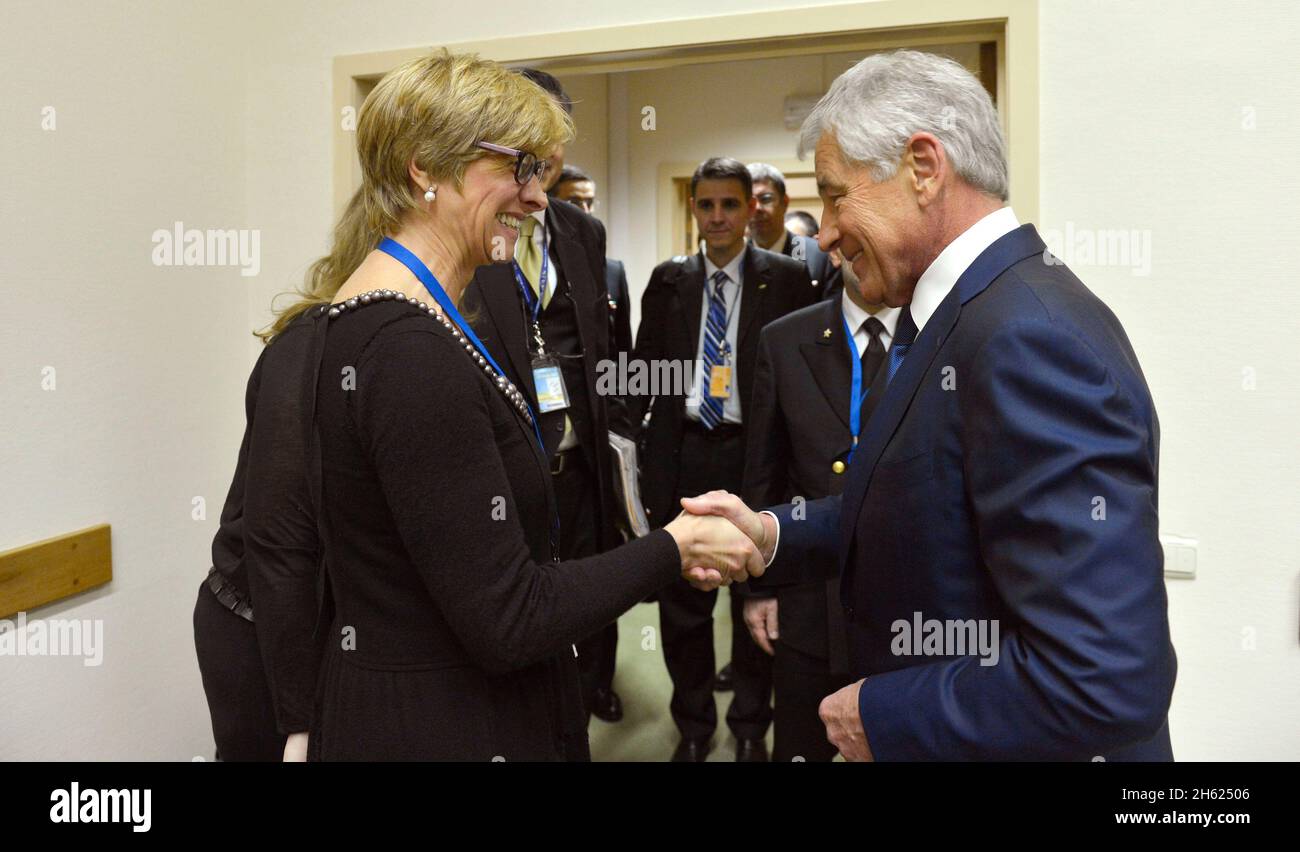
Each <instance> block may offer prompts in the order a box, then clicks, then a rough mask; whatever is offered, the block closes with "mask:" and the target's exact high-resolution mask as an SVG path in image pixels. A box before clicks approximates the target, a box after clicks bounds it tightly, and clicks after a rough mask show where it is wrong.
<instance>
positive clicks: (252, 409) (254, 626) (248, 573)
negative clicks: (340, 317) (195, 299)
mask: <svg viewBox="0 0 1300 852" xmlns="http://www.w3.org/2000/svg"><path fill="white" fill-rule="evenodd" d="M315 316H318V313H317V312H314V311H313V312H311V314H310V315H308V314H304V315H303V316H301V317H299V318H298V319H296V320H295V321H294V322H292V323H291V324H290V325H289V326H287V327H286V328H285V329H284V331H282V332H281V333H280V334H279V335H277V336H276V337H275V338H274V339H273V340H272V342H271V344H270V345H269V346H267V347H266V348H265V349H263V350H262V353H261V355H260V356H259V357H258V359H257V364H256V365H255V366H254V367H253V372H252V374H251V375H250V376H249V379H248V389H247V392H246V393H245V398H244V408H245V414H246V417H247V424H246V426H245V429H244V439H243V442H242V443H241V445H240V448H239V458H238V461H237V462H236V464H235V475H234V477H233V479H232V480H231V483H230V491H229V492H228V494H227V496H226V502H225V505H224V506H223V508H222V510H221V522H220V526H219V527H218V529H217V534H216V536H215V537H214V539H213V541H212V564H213V570H212V572H211V574H210V576H209V578H208V579H207V580H205V581H204V583H203V584H201V585H200V587H199V595H198V600H197V601H196V603H195V607H194V646H195V651H196V653H197V656H198V661H199V672H200V674H201V676H202V679H203V689H204V694H205V695H206V697H207V700H208V710H209V714H210V715H211V718H212V732H213V738H214V740H215V741H216V745H217V755H218V757H219V758H220V759H221V760H224V761H243V760H267V761H269V760H280V759H281V757H282V755H283V753H284V742H285V735H286V734H290V733H294V732H297V731H305V730H307V729H308V725H309V722H310V713H311V704H312V697H313V695H314V691H315V685H316V674H317V670H318V668H319V658H320V648H319V642H318V641H314V640H313V638H312V633H313V630H314V628H315V626H316V625H315V617H316V611H317V586H318V580H319V573H320V572H319V563H320V555H319V551H320V545H319V541H318V537H317V533H316V521H315V516H314V513H313V510H312V508H311V505H310V501H309V500H308V496H307V487H306V464H305V453H306V440H305V437H306V433H305V431H304V428H305V422H304V418H303V416H302V413H301V412H302V408H303V376H304V373H305V370H306V369H307V367H308V366H309V355H310V349H311V346H310V344H311V339H312V338H311V328H312V324H313V318H314V317H315ZM218 595H220V597H218ZM253 601H256V604H255V606H253ZM250 606H251V607H252V612H251V616H252V618H253V619H255V621H250V620H249V619H248V617H246V616H248V615H250V613H249V607H250ZM232 607H233V609H232ZM241 613H242V614H241Z"/></svg>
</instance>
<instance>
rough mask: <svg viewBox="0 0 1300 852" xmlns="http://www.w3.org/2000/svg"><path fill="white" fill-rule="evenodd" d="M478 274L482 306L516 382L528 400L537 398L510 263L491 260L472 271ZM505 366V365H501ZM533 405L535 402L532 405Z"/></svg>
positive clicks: (517, 292)
mask: <svg viewBox="0 0 1300 852" xmlns="http://www.w3.org/2000/svg"><path fill="white" fill-rule="evenodd" d="M475 274H476V275H477V276H479V288H478V289H479V294H480V296H481V298H482V303H483V309H484V310H485V311H487V314H488V317H490V318H491V320H492V326H493V328H495V329H496V333H497V336H498V338H499V339H500V341H501V348H502V349H504V350H505V351H506V356H507V357H508V358H509V359H510V365H511V367H512V368H513V369H514V371H515V376H516V384H518V385H519V387H521V388H524V389H525V390H527V391H528V397H529V399H530V400H531V401H536V399H537V388H536V387H534V385H533V365H532V361H531V360H530V359H529V357H528V337H527V331H526V328H525V326H526V324H527V318H526V317H525V316H524V306H523V299H522V297H521V296H520V295H519V284H518V283H517V282H516V281H515V276H514V273H513V272H512V271H511V267H510V265H509V264H504V263H494V264H491V265H490V266H480V267H479V268H478V270H477V271H476V272H475ZM503 366H504V365H503ZM534 407H536V406H534Z"/></svg>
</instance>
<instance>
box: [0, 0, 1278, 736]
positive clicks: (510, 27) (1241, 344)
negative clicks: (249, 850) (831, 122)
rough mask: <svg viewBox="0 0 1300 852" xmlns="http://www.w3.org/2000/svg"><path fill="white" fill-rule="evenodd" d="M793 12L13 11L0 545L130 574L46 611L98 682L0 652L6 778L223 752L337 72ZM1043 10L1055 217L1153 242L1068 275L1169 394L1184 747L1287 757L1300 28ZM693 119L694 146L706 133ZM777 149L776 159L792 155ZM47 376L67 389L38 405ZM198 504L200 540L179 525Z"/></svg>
mask: <svg viewBox="0 0 1300 852" xmlns="http://www.w3.org/2000/svg"><path fill="white" fill-rule="evenodd" d="M794 5H798V4H797V3H794V2H791V0H775V1H774V2H761V0H759V1H758V2H756V0H720V2H717V3H714V4H711V5H710V7H709V8H708V9H707V10H703V9H701V8H700V7H699V6H698V4H695V3H689V2H686V0H667V2H660V3H658V4H656V5H655V6H654V7H653V9H652V8H651V7H650V6H648V5H646V4H630V3H618V4H601V5H597V6H592V5H590V4H588V3H584V2H577V0H562V1H561V2H556V3H552V4H550V11H549V12H548V14H547V15H546V16H544V17H538V16H536V15H533V14H530V13H531V12H532V11H534V10H535V6H534V5H530V4H527V3H522V2H519V0H504V2H503V3H502V4H498V5H497V6H494V7H484V8H476V9H475V10H474V12H473V14H472V15H471V14H469V13H467V12H465V11H464V10H465V7H464V5H463V4H451V3H445V4H444V3H437V2H428V0H423V2H411V0H392V2H388V3H386V4H384V6H383V13H382V14H375V7H374V6H373V5H372V4H364V3H354V2H342V0H332V2H310V3H309V2H306V0H284V2H280V3H276V4H254V3H252V2H248V0H244V2H237V3H233V4H230V3H227V4H212V5H211V6H208V7H202V6H198V5H188V4H187V5H186V6H184V7H179V6H176V5H175V4H163V3H156V4H139V3H133V4H125V3H115V4H92V3H82V4H77V6H76V7H70V8H71V9H74V10H70V11H61V10H60V9H59V8H54V9H51V8H50V7H49V6H47V5H45V4H40V5H38V4H27V5H17V6H15V5H14V4H9V7H7V9H6V25H5V29H4V31H3V36H0V38H3V45H2V46H3V52H2V53H0V55H3V56H4V57H5V59H4V63H5V72H6V73H5V74H3V75H0V81H2V82H0V87H3V89H2V90H0V91H2V92H3V98H0V104H3V106H0V110H2V111H3V113H2V114H3V116H4V126H5V132H4V133H3V134H0V146H2V147H0V170H3V183H2V184H0V185H3V186H4V187H5V191H4V192H3V193H0V205H3V208H2V209H3V212H4V216H3V222H4V223H5V226H4V228H3V229H0V263H2V264H3V275H2V277H0V288H2V289H0V296H3V299H4V301H3V304H4V316H5V318H6V319H8V320H9V322H8V323H6V325H5V333H4V334H3V335H0V399H3V400H4V405H3V407H0V477H2V479H0V548H3V547H9V546H13V545H17V544H21V543H25V542H28V541H32V540H35V539H38V538H41V537H44V536H48V535H53V534H57V533H60V532H65V531H69V530H72V529H76V528H79V527H81V526H85V525H88V524H91V523H95V522H99V521H109V522H111V523H112V524H113V526H114V557H115V575H116V579H115V580H114V581H113V583H112V584H111V585H110V586H109V587H108V588H107V589H106V590H102V591H100V592H95V593H91V594H89V595H86V596H83V597H80V598H76V599H73V600H72V601H70V602H68V603H65V604H62V605H58V606H55V607H50V608H47V609H44V610H42V611H40V612H39V613H37V615H39V616H43V617H50V616H54V615H61V616H63V617H78V618H102V619H104V621H105V633H106V643H107V645H108V649H107V654H106V659H105V662H104V664H103V666H102V667H100V668H98V669H84V668H82V667H81V666H80V665H79V664H78V663H76V662H75V661H65V660H56V659H32V658H28V659H15V658H8V657H4V658H0V683H3V684H4V688H3V689H2V690H0V759H22V758H28V759H45V758H56V759H77V758H89V759H95V758H104V759H123V758H138V759H167V760H188V759H190V758H191V757H192V756H194V755H202V754H208V753H209V752H210V750H211V741H210V732H209V730H208V727H207V719H206V709H205V706H204V703H203V699H202V692H201V689H200V687H199V680H198V674H197V670H196V667H195V663H194V655H193V648H192V641H191V639H190V628H189V617H190V611H191V608H192V606H193V600H194V595H195V593H196V588H197V585H198V582H199V580H200V578H201V577H202V575H203V573H204V571H205V569H206V566H207V564H208V559H209V557H208V546H209V543H210V538H211V535H212V533H213V531H214V530H215V527H216V517H217V514H218V511H219V505H220V502H221V499H222V497H223V496H224V490H225V487H226V485H227V482H228V478H229V475H230V470H231V466H232V464H233V460H234V453H235V450H236V448H237V444H238V440H239V436H240V432H241V429H242V410H241V403H242V389H243V383H244V381H245V379H246V376H247V371H248V368H249V366H250V365H251V360H252V357H253V356H254V355H255V353H256V348H255V342H254V341H253V340H252V338H251V337H248V336H247V331H248V330H249V329H250V328H251V327H252V326H254V325H258V324H261V323H263V322H264V321H265V320H266V319H267V317H268V316H269V314H268V312H267V306H268V304H269V301H270V298H271V296H272V295H274V294H275V293H277V292H280V291H282V290H285V289H287V288H288V287H291V286H293V285H295V284H296V283H297V281H298V280H299V278H300V276H301V274H302V271H303V270H304V269H305V267H306V266H307V264H308V263H309V262H310V261H311V260H312V259H314V258H315V257H316V256H317V255H319V254H320V253H321V252H322V251H323V249H324V248H325V245H326V241H327V238H328V232H329V228H330V225H331V220H332V206H331V188H330V186H329V181H330V175H331V173H332V170H331V160H330V158H331V154H332V150H331V140H332V126H333V124H332V123H333V122H334V121H335V120H336V118H337V117H336V116H334V115H332V109H331V105H330V104H331V101H330V85H331V81H330V62H331V59H332V57H334V56H336V55H339V54H344V53H357V52H363V51H371V50H384V49H389V48H395V47H404V46H410V45H411V44H418V43H429V44H433V43H442V42H453V41H462V40H468V39H483V38H490V37H493V36H501V35H516V34H521V33H524V32H529V31H532V32H539V31H543V30H547V29H561V28H569V27H588V26H602V25H608V24H615V23H630V22H635V21H642V20H649V19H669V18H679V17H690V16H695V15H699V14H702V13H707V14H710V15H714V14H726V13H729V12H743V11H748V10H752V9H756V8H780V7H787V6H794ZM181 9H183V10H184V11H183V12H182V11H180V10H181ZM440 9H442V10H445V11H443V12H441V13H440V12H439V10H440ZM1040 20H1041V26H1040V29H1041V36H1042V46H1041V58H1040V63H1041V75H1042V99H1043V102H1042V126H1041V141H1042V169H1043V172H1042V173H1043V187H1042V199H1041V204H1042V210H1043V219H1044V223H1043V224H1044V226H1045V227H1056V228H1062V229H1063V228H1064V227H1065V223H1066V222H1067V221H1068V222H1072V223H1073V224H1074V226H1075V227H1084V228H1124V229H1128V228H1133V229H1139V230H1149V231H1151V234H1152V251H1153V263H1152V267H1151V274H1150V275H1149V276H1147V277H1145V278H1139V277H1134V276H1132V275H1130V274H1129V272H1128V271H1127V270H1124V269H1117V268H1114V267H1096V266H1094V267H1084V268H1080V269H1079V272H1080V274H1081V276H1082V277H1083V278H1084V280H1085V281H1087V282H1088V283H1089V284H1090V285H1091V286H1092V287H1093V288H1094V289H1095V290H1096V291H1097V292H1098V293H1099V294H1101V295H1102V297H1103V298H1105V299H1106V300H1107V301H1108V303H1109V304H1110V305H1111V306H1112V307H1113V308H1114V309H1115V311H1116V312H1117V313H1118V314H1119V316H1120V318H1121V319H1122V320H1123V321H1124V323H1125V326H1126V328H1127V329H1128V330H1129V333H1130V335H1131V336H1132V338H1133V341H1134V344H1135V346H1136V348H1137V351H1138V354H1139V356H1140V357H1141V359H1142V362H1143V366H1144V368H1145V370H1146V373H1147V378H1148V380H1149V382H1150V384H1151V386H1152V389H1153V392H1154V394H1155V397H1156V403H1157V406H1158V408H1159V411H1160V416H1161V421H1162V425H1163V438H1164V440H1163V446H1162V450H1163V453H1162V462H1163V464H1162V473H1163V476H1162V482H1163V488H1162V504H1161V511H1162V517H1163V525H1164V527H1165V529H1166V531H1169V532H1174V533H1180V534H1183V535H1188V536H1192V537H1195V538H1197V539H1199V540H1200V542H1201V553H1200V565H1199V576H1198V577H1197V579H1195V580H1192V581H1171V582H1170V583H1169V587H1170V612H1171V617H1172V621H1173V631H1174V642H1175V645H1176V646H1177V648H1178V650H1179V656H1180V661H1181V668H1180V673H1179V684H1178V689H1177V692H1176V694H1175V699H1174V708H1173V713H1172V728H1173V734H1174V740H1175V753H1176V754H1177V755H1178V756H1179V757H1180V758H1184V759H1211V760H1212V759H1226V758H1241V759H1262V760H1267V759H1292V760H1295V759H1300V734H1298V733H1297V730H1296V725H1295V718H1296V716H1297V711H1298V710H1300V678H1297V666H1298V664H1300V647H1298V643H1297V632H1298V630H1300V627H1298V624H1300V612H1298V611H1297V608H1298V606H1300V570H1298V569H1297V557H1296V553H1297V550H1298V549H1300V525H1298V524H1297V523H1296V521H1295V518H1296V517H1297V514H1298V512H1300V496H1298V495H1300V491H1298V490H1297V488H1296V482H1297V479H1298V476H1297V475H1298V474H1300V452H1298V451H1297V442H1296V440H1295V438H1294V432H1295V425H1296V422H1297V420H1300V403H1298V402H1297V400H1298V399H1300V393H1298V391H1300V387H1298V382H1297V379H1296V377H1295V367H1294V366H1293V365H1294V364H1296V363H1297V360H1300V359H1298V358H1297V355H1300V352H1297V349H1298V348H1300V347H1298V346H1297V344H1296V342H1295V332H1296V327H1295V321H1294V319H1293V318H1294V317H1295V316H1296V315H1297V314H1298V313H1300V288H1297V287H1296V286H1295V284H1294V279H1295V278H1296V273H1297V272H1300V269H1298V267H1300V264H1297V262H1296V260H1295V259H1294V256H1293V255H1292V254H1290V253H1289V252H1288V251H1287V249H1288V248H1289V246H1288V244H1287V237H1288V236H1289V235H1290V234H1292V233H1294V232H1295V229H1296V225H1297V222H1296V218H1297V215H1296V213H1295V205H1294V202H1293V199H1294V198H1295V197H1296V194H1297V190H1298V189H1300V186H1298V185H1297V184H1298V183H1300V181H1298V180H1297V168H1296V166H1295V165H1294V162H1293V152H1294V151H1295V149H1296V144H1295V143H1296V141H1297V135H1298V134H1297V130H1298V129H1300V127H1298V122H1300V120H1298V119H1297V118H1296V114H1295V111H1294V109H1293V108H1292V106H1291V104H1292V101H1293V100H1294V97H1293V95H1294V92H1295V91H1297V90H1298V89H1300V86H1298V85H1297V84H1298V83H1300V80H1298V79H1297V71H1296V66H1295V64H1294V61H1293V58H1292V51H1291V50H1290V49H1289V48H1290V46H1289V45H1288V44H1287V43H1286V41H1285V40H1286V39H1287V37H1288V34H1290V33H1293V32H1295V31H1296V30H1297V25H1298V24H1300V13H1297V11H1296V8H1295V7H1294V6H1293V5H1292V4H1290V3H1282V2H1278V3H1260V4H1250V5H1240V6H1238V5H1233V6H1231V7H1227V6H1224V5H1223V4H1221V3H1217V2H1215V3H1211V2H1198V3H1145V4H1130V3H1120V2H1113V3H1112V2H1082V0H1080V2H1057V0H1047V2H1044V3H1043V6H1042V10H1041V13H1040ZM421 22H428V23H427V24H422V23H421ZM719 35H720V36H722V35H723V34H719ZM656 73H657V74H658V73H662V74H669V75H671V74H680V72H656ZM634 76H635V75H618V76H616V77H614V78H611V79H610V81H609V88H608V96H607V113H608V118H607V121H608V123H609V136H610V144H609V155H608V156H609V161H608V165H607V166H606V168H607V169H608V174H609V177H608V179H607V180H606V184H607V186H608V188H609V193H610V203H609V206H608V208H607V210H608V213H609V217H610V220H611V223H612V226H611V238H612V242H611V252H615V251H618V252H622V253H623V254H624V255H625V258H626V259H627V260H628V261H629V263H632V264H636V265H637V267H638V268H639V269H640V273H639V274H638V275H636V276H633V275H630V276H629V281H630V283H632V285H633V286H634V287H637V288H639V287H641V286H642V285H643V283H644V281H643V279H642V276H643V275H644V274H647V273H648V271H649V268H650V267H651V266H652V265H653V263H654V262H655V261H656V260H658V258H654V257H652V256H648V255H646V252H645V251H644V250H642V249H641V248H639V246H640V245H641V244H642V241H641V238H639V237H635V238H634V236H633V234H634V231H635V230H636V223H637V221H638V217H639V216H641V215H642V210H641V208H640V206H639V205H640V204H641V203H642V201H641V199H643V198H644V197H645V195H644V193H645V192H647V191H652V190H653V187H652V186H650V188H649V190H647V187H646V185H645V184H644V183H643V181H644V180H645V179H646V178H647V177H648V178H649V179H650V180H651V181H653V177H652V176H649V175H642V174H641V172H642V171H643V169H642V167H641V164H642V162H643V161H644V162H645V163H652V162H653V161H654V156H655V154H654V152H653V151H649V150H641V149H639V147H638V146H640V145H641V144H642V143H641V141H640V140H638V139H637V138H636V135H635V134H629V133H627V130H626V127H625V125H626V124H627V122H629V121H634V120H637V119H639V115H640V113H639V104H640V103H641V101H642V100H643V99H644V98H645V97H662V96H663V93H662V92H659V93H655V92H648V91H645V90H643V89H641V88H640V87H639V85H638V82H637V81H636V80H635V79H633V77H634ZM682 82H683V84H685V83H687V82H689V81H687V80H683V81H682ZM782 96H783V94H782ZM777 100H779V98H778V99H777ZM629 104H631V105H633V106H636V107H637V108H636V109H629V108H628V105H629ZM45 105H54V106H55V107H56V108H57V110H58V112H57V121H58V124H57V130H55V131H52V132H50V131H41V130H40V120H41V114H40V110H41V107H43V106H45ZM1247 107H1250V108H1252V109H1253V110H1254V113H1253V114H1254V122H1255V123H1254V129H1253V130H1248V129H1244V128H1243V126H1242V121H1243V110H1244V109H1245V108H1247ZM661 116H662V113H661ZM684 119H688V120H691V121H697V122H699V124H700V126H701V128H702V133H703V134H704V136H703V137H702V140H705V139H708V133H709V131H708V130H707V126H708V124H707V119H708V116H707V115H706V114H704V113H703V112H693V113H690V114H689V115H686V116H684ZM624 136H626V139H623V141H620V139H621V138H622V137H624ZM776 136H777V137H778V138H777V139H775V140H773V144H777V143H779V142H781V141H782V139H783V138H784V139H786V140H788V141H789V143H790V149H789V150H790V153H793V135H792V134H787V133H786V132H785V131H783V130H780V129H779V127H778V128H777V130H776ZM711 141H716V142H719V143H720V142H723V141H725V142H726V143H727V147H728V149H729V150H732V151H734V152H736V153H737V154H738V155H740V156H742V157H748V156H750V151H754V152H755V154H754V155H755V156H757V155H758V154H759V153H760V150H759V149H758V147H757V146H756V145H754V143H753V141H752V140H748V139H746V140H741V142H740V143H739V144H737V143H736V140H730V139H728V140H711ZM701 144H703V141H701ZM762 144H763V147H762V149H761V151H762V152H766V151H767V150H769V145H768V142H767V141H764V142H763V143H762ZM624 148H625V149H626V150H627V151H628V152H629V153H628V155H627V157H626V160H625V162H624V164H623V166H621V167H620V165H619V161H620V157H622V156H623V155H621V154H620V153H619V151H620V150H622V149H624ZM787 155H788V154H787ZM692 156H694V155H692ZM634 158H635V163H636V168H629V166H631V165H632V164H633V162H634ZM663 159H674V160H675V159H680V157H677V156H671V157H667V156H665V157H663ZM686 159H690V157H686ZM620 168H621V169H622V171H620ZM602 194H604V192H603V190H602ZM629 198H630V199H633V200H632V201H630V202H629V201H628V199H629ZM651 213H652V209H651ZM620 216H622V217H623V218H622V223H621V224H619V217H620ZM647 218H648V219H649V217H647ZM175 220H182V221H184V222H186V224H187V225H192V226H194V227H203V228H208V227H213V228H216V227H220V228H257V229H260V231H261V242H262V245H261V273H260V275H259V276H258V277H256V278H252V279H249V278H244V277H241V276H240V275H239V273H238V271H236V270H233V269H210V268H209V269H188V268H181V269H168V268H163V269H160V268H157V267H154V266H153V265H152V264H151V263H150V260H149V258H150V249H151V245H150V235H151V233H152V232H153V230H154V229H156V228H165V227H167V226H168V225H169V224H170V223H171V222H173V221H175ZM620 228H623V229H624V230H623V232H622V234H621V236H620V235H618V234H619V229H620ZM617 240H622V243H621V245H620V244H619V243H618V242H617ZM645 244H646V245H651V246H653V235H648V236H647V237H646V238H645ZM651 254H653V251H651ZM629 271H630V272H631V270H629ZM638 279H642V280H638ZM45 365H52V366H56V367H57V369H58V374H57V377H58V385H57V390H55V391H42V390H41V386H40V378H41V375H40V370H41V368H42V367H43V366H45ZM1246 367H1251V368H1253V369H1254V371H1255V372H1254V375H1255V382H1256V384H1255V389H1254V390H1243V389H1242V375H1243V374H1242V371H1243V369H1244V368H1246ZM194 496H206V498H207V501H208V515H207V520H206V521H202V522H198V521H193V520H191V519H190V510H191V502H190V501H191V499H192V498H193V497H194ZM1246 628H1253V631H1254V632H1253V636H1254V650H1247V649H1246V647H1244V646H1243V638H1242V636H1243V634H1242V631H1243V630H1244V629H1246ZM65 663H66V664H65Z"/></svg>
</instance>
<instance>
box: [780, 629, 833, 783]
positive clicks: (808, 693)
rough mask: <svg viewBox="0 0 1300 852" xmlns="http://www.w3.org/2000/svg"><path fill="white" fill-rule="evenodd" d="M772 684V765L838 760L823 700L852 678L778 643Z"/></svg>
mask: <svg viewBox="0 0 1300 852" xmlns="http://www.w3.org/2000/svg"><path fill="white" fill-rule="evenodd" d="M777 618H778V619H779V618H780V614H779V612H778V615H777ZM772 682H773V686H774V687H775V692H776V709H775V711H774V713H773V724H772V727H773V747H772V762H773V763H775V762H777V761H781V762H785V763H788V762H790V761H792V760H794V759H796V758H802V759H803V760H805V761H808V762H809V763H812V762H827V761H830V760H831V759H832V758H834V757H835V754H836V751H835V746H833V745H831V744H830V741H828V740H827V739H826V726H825V725H823V724H822V720H821V715H820V712H819V711H820V708H821V703H822V699H823V698H825V697H826V696H828V695H830V694H831V693H833V692H836V691H838V690H840V689H842V688H844V687H845V686H848V685H849V684H850V683H852V682H853V680H852V678H850V677H849V675H847V674H843V673H838V674H837V673H832V672H831V670H830V664H829V662H828V661H827V660H826V659H824V658H821V657H814V656H811V655H810V654H805V653H804V652H802V651H799V650H796V649H794V648H791V647H790V646H788V645H785V644H784V643H782V642H780V641H778V642H777V643H776V659H775V662H774V663H773V667H772Z"/></svg>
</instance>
